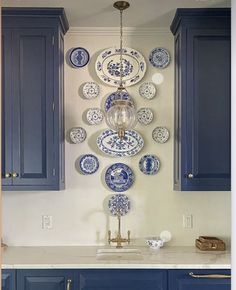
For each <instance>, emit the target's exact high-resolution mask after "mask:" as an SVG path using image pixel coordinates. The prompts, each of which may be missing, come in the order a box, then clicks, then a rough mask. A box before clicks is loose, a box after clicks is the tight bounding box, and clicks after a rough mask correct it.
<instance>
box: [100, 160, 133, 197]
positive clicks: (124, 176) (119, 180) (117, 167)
mask: <svg viewBox="0 0 236 290" xmlns="http://www.w3.org/2000/svg"><path fill="white" fill-rule="evenodd" d="M105 181H106V184H107V186H108V187H109V188H110V189H112V190H113V191H116V192H122V191H126V190H128V189H129V188H130V187H131V186H132V184H133V182H134V173H133V171H132V169H131V168H130V167H129V166H128V165H126V164H124V163H115V164H113V165H111V166H110V167H109V168H108V169H107V171H106V173H105Z"/></svg>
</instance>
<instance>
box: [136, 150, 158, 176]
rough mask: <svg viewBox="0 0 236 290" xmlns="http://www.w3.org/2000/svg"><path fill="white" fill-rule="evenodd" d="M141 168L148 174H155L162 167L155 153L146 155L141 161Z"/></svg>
mask: <svg viewBox="0 0 236 290" xmlns="http://www.w3.org/2000/svg"><path fill="white" fill-rule="evenodd" d="M139 169H140V171H141V172H143V173H144V174H146V175H154V174H157V172H158V171H159V169H160V160H159V159H158V158H157V157H156V156H155V155H151V154H149V155H144V156H143V157H142V158H141V159H140V161H139Z"/></svg>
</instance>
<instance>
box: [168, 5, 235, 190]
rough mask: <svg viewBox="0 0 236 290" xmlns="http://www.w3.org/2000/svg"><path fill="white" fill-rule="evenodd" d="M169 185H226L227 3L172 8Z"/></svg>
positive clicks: (187, 187)
mask: <svg viewBox="0 0 236 290" xmlns="http://www.w3.org/2000/svg"><path fill="white" fill-rule="evenodd" d="M171 31H172V33H173V34H174V42H175V112H174V113H175V125H174V126H175V128H174V189H175V190H180V191H184V190H188V191H194V190H196V191H210V190H214V191H217V190H222V191H223V190H225V191H227V190H230V166H231V164H230V109H231V108H230V96H231V95H230V70H231V66H230V61H231V59H230V54H231V52H230V9H227V8H226V9H215V8H212V9H211V8H210V9H208V8H207V9H205V8H204V9H177V11H176V15H175V17H174V20H173V22H172V24H171Z"/></svg>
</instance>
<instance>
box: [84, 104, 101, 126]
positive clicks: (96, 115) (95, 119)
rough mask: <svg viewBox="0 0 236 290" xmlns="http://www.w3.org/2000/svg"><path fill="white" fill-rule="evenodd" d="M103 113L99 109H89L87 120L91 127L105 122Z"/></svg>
mask: <svg viewBox="0 0 236 290" xmlns="http://www.w3.org/2000/svg"><path fill="white" fill-rule="evenodd" d="M103 117H104V115H103V112H102V110H100V109H99V108H91V109H88V111H87V114H86V118H87V122H88V123H89V124H90V125H99V124H101V123H102V121H103Z"/></svg>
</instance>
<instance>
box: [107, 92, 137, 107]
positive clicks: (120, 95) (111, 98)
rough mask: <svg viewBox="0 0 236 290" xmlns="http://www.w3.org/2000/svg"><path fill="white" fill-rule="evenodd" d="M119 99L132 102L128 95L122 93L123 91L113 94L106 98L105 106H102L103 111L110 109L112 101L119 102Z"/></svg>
mask: <svg viewBox="0 0 236 290" xmlns="http://www.w3.org/2000/svg"><path fill="white" fill-rule="evenodd" d="M120 99H122V100H128V101H131V102H133V99H132V98H131V97H130V95H129V94H128V93H127V92H123V91H121V92H114V93H112V94H110V95H109V96H108V97H107V98H106V101H105V105H104V109H105V111H106V112H107V111H108V110H109V109H110V107H111V105H112V102H113V101H115V100H120Z"/></svg>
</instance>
